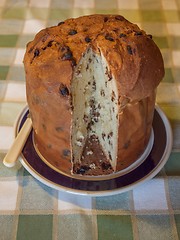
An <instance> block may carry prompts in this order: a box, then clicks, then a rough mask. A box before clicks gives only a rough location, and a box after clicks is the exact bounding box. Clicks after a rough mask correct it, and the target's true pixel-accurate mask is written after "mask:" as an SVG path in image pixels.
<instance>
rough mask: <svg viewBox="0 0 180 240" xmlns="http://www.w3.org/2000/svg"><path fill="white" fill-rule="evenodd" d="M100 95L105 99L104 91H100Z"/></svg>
mask: <svg viewBox="0 0 180 240" xmlns="http://www.w3.org/2000/svg"><path fill="white" fill-rule="evenodd" d="M100 94H101V96H102V97H105V92H104V90H103V89H101V92H100Z"/></svg>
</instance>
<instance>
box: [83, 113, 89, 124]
mask: <svg viewBox="0 0 180 240" xmlns="http://www.w3.org/2000/svg"><path fill="white" fill-rule="evenodd" d="M88 119H89V118H88V115H86V114H84V117H83V120H84V122H86V123H87V122H88Z"/></svg>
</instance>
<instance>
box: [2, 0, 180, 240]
mask: <svg viewBox="0 0 180 240" xmlns="http://www.w3.org/2000/svg"><path fill="white" fill-rule="evenodd" d="M93 13H116V14H121V15H124V16H125V17H126V18H127V19H128V20H130V21H132V22H135V23H137V24H138V25H139V26H140V27H141V28H143V29H144V30H146V32H147V33H150V34H152V35H153V39H154V40H155V42H156V43H157V45H158V46H159V47H160V49H161V52H162V55H163V58H164V62H165V70H166V75H165V77H164V79H163V81H162V83H161V84H160V86H159V87H158V92H157V102H158V104H159V105H160V107H161V108H162V110H163V111H164V113H165V114H166V116H167V117H168V119H169V120H170V123H171V126H172V131H173V150H172V153H171V155H170V157H169V160H168V162H167V163H166V165H165V167H164V168H163V169H162V170H161V171H160V173H159V174H158V175H157V176H156V177H155V178H153V179H152V180H149V181H147V182H145V183H143V184H142V185H140V186H138V187H136V188H135V189H133V190H130V191H127V192H124V193H121V194H116V195H112V196H103V197H91V196H79V195H74V194H70V193H66V192H60V191H58V190H55V189H52V188H50V187H48V186H46V185H44V184H43V183H41V182H39V181H38V180H36V179H35V178H33V177H32V176H31V175H30V174H29V173H28V172H27V171H26V170H25V169H24V168H23V167H22V166H21V164H20V163H17V165H16V166H15V167H14V168H11V169H8V168H6V167H5V166H4V165H3V163H2V161H3V158H4V156H5V154H6V153H7V151H8V149H9V147H10V146H11V144H12V142H13V138H14V135H13V134H14V130H13V127H14V123H15V119H16V118H17V116H18V114H19V113H20V112H21V111H22V109H23V108H24V106H25V105H26V95H25V75H24V69H23V64H22V60H23V55H24V52H25V45H26V43H27V42H28V41H30V40H32V39H33V38H34V35H35V33H36V32H37V31H39V30H40V29H42V28H44V27H46V26H52V25H56V24H57V23H58V22H60V21H62V20H64V19H66V18H69V17H77V16H80V15H87V14H93ZM159 144H161V143H159ZM12 239H18V240H51V239H52V240H55V239H63V240H71V239H73V240H97V239H99V240H117V239H120V240H126V239H127V240H131V239H133V240H171V239H172V240H178V239H180V0H88V1H86V0H0V240H12Z"/></svg>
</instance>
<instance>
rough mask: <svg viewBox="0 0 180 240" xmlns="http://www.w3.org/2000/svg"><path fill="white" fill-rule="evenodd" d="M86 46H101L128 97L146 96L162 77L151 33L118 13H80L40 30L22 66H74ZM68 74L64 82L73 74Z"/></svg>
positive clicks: (160, 57) (121, 92) (121, 89)
mask: <svg viewBox="0 0 180 240" xmlns="http://www.w3.org/2000/svg"><path fill="white" fill-rule="evenodd" d="M88 46H91V47H92V48H93V49H94V50H95V51H96V52H97V53H98V52H99V49H101V51H102V53H103V55H104V56H105V58H106V60H107V62H108V65H109V66H110V69H111V71H112V73H113V74H114V76H115V78H116V79H118V82H117V83H118V85H119V93H120V95H122V96H126V97H128V98H130V99H131V100H135V99H141V98H144V97H147V96H149V95H150V93H151V92H152V90H153V89H154V88H156V87H157V85H158V84H159V82H160V81H161V80H162V78H163V76H164V67H163V60H162V56H161V53H160V51H159V49H158V47H157V46H156V44H155V43H154V42H153V40H152V39H151V36H150V35H147V34H146V33H145V32H144V31H142V30H140V29H139V27H138V26H137V25H135V24H132V23H130V22H129V21H127V20H126V19H125V18H123V17H122V16H118V15H90V16H83V17H79V18H76V19H68V20H66V21H65V22H63V23H61V24H59V26H55V27H51V28H47V29H45V30H42V31H41V32H39V33H38V34H37V35H36V37H35V39H34V41H33V42H31V43H29V44H28V47H27V53H26V55H25V60H24V62H25V67H26V69H27V68H28V66H29V67H30V66H31V67H32V66H33V65H35V66H36V64H38V63H40V64H42V63H44V64H45V62H48V64H49V61H52V64H55V63H56V64H62V61H64V62H65V63H66V64H67V65H69V61H70V62H71V68H73V66H74V65H75V64H77V63H78V62H79V60H80V58H81V56H82V54H83V53H84V52H85V50H86V48H87V47H88ZM52 49H53V50H52ZM49 55H52V59H51V58H49V59H48V58H47V56H49ZM54 55H57V59H56V58H53V57H54ZM66 59H67V60H66ZM41 62H42V63H41ZM69 67H70V66H69ZM70 72H72V70H71V71H70ZM65 75H66V74H65ZM63 76H64V75H63ZM63 76H62V79H63ZM68 77H69V78H67V76H66V81H67V83H69V82H70V80H71V77H72V76H71V75H70V74H69V75H68Z"/></svg>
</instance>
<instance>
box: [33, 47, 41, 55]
mask: <svg viewBox="0 0 180 240" xmlns="http://www.w3.org/2000/svg"><path fill="white" fill-rule="evenodd" d="M39 53H40V52H39V49H37V48H36V49H35V51H34V57H38V56H39Z"/></svg>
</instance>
